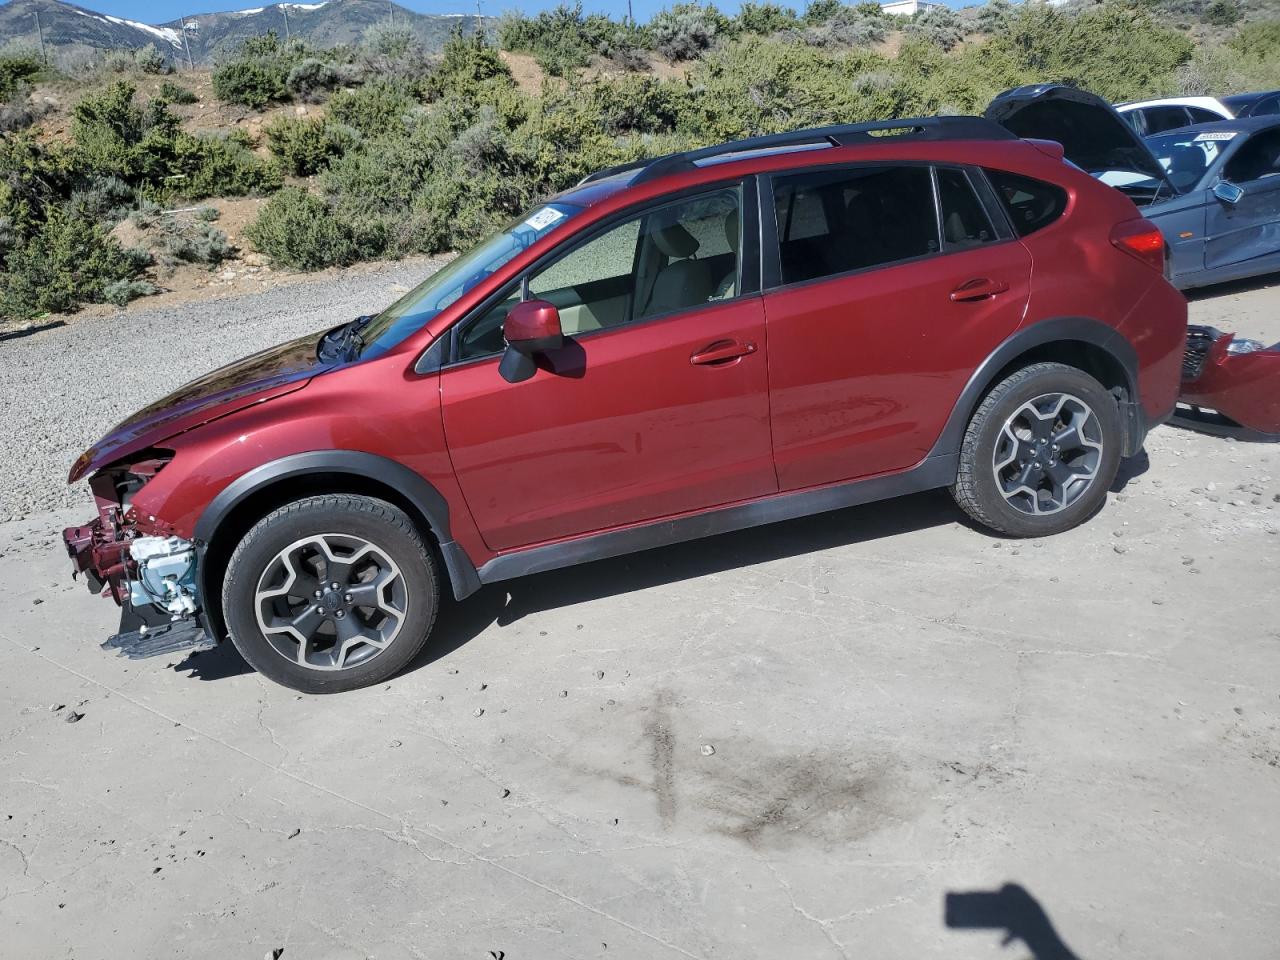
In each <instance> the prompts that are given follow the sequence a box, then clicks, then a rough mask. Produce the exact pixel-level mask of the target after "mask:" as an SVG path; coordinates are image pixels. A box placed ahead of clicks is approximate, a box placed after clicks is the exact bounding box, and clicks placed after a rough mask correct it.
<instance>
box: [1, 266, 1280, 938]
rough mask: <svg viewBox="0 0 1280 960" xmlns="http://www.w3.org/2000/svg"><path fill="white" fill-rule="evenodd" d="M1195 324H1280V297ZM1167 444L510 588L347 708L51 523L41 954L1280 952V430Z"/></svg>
mask: <svg viewBox="0 0 1280 960" xmlns="http://www.w3.org/2000/svg"><path fill="white" fill-rule="evenodd" d="M324 295H325V291H324V290H318V291H316V292H314V298H315V300H316V301H317V302H323V301H324ZM294 296H296V297H297V298H298V301H299V308H298V309H299V310H302V309H304V307H305V305H306V303H307V298H308V297H310V296H313V294H311V293H305V294H304V293H297V292H295V294H294ZM251 306H252V304H251V303H249V302H246V305H245V309H246V311H249V310H250V308H251ZM1192 314H1193V319H1197V320H1201V321H1205V320H1208V321H1212V322H1216V323H1217V324H1218V325H1220V326H1224V327H1228V328H1230V327H1236V328H1238V331H1239V332H1240V333H1242V334H1248V335H1254V336H1260V337H1264V338H1266V339H1268V340H1276V339H1280V287H1277V286H1275V285H1270V286H1268V285H1266V284H1259V285H1242V286H1237V287H1234V288H1229V289H1226V290H1217V291H1213V292H1212V293H1211V294H1210V295H1200V296H1197V297H1196V299H1195V301H1194V302H1193V304H1192ZM248 316H249V319H250V320H252V319H253V315H252V314H251V312H250V313H249V314H248ZM94 322H99V321H94ZM100 322H104V323H105V322H108V321H100ZM174 322H175V323H177V322H179V321H178V320H175V321H174ZM290 322H296V317H295V318H294V320H292V321H290ZM317 325H318V324H317ZM78 329H83V328H81V327H79V326H78V325H76V324H70V325H68V326H67V327H65V328H58V329H50V330H47V331H44V332H42V333H38V334H33V335H32V336H31V337H29V338H26V339H25V340H24V341H23V343H24V344H26V346H24V347H23V349H24V350H27V351H29V354H30V351H38V350H39V349H45V347H42V346H41V344H46V345H47V352H48V356H49V358H50V360H49V362H50V363H51V364H52V363H55V362H56V361H57V358H60V357H61V358H63V362H64V363H65V362H67V361H66V358H67V357H69V356H74V355H76V353H77V351H75V350H71V349H69V347H68V343H69V342H70V341H69V339H68V338H73V337H75V336H79V335H80V334H77V333H75V331H76V330H78ZM121 329H122V330H123V331H124V332H123V333H122V334H121V337H122V339H121V340H119V341H117V342H116V343H114V344H113V345H112V347H111V348H110V349H112V350H118V351H120V355H121V356H125V355H127V353H126V351H128V350H130V349H131V348H132V346H131V344H130V341H129V339H128V333H127V327H122V328H121ZM147 329H151V328H147ZM12 346H13V344H0V359H2V355H3V354H4V353H6V352H8V351H9V349H10V347H12ZM25 362H28V363H30V362H39V361H38V357H36V356H32V355H28V356H27V359H26V361H25ZM68 389H72V388H70V387H69V388H68ZM79 389H81V390H84V389H86V388H84V387H81V388H79ZM147 399H149V396H147V395H146V391H145V390H143V389H142V387H141V386H139V387H138V392H137V395H136V397H131V398H130V402H133V401H134V400H136V401H137V402H142V401H145V400H147ZM86 409H92V405H88V406H87V407H86ZM91 415H92V414H90V416H91ZM89 426H91V427H92V429H93V430H98V429H100V428H101V427H102V426H105V424H90V425H89ZM26 429H28V428H27V427H25V426H24V422H13V423H9V424H8V425H7V426H6V431H5V432H7V433H9V435H10V439H11V440H12V438H13V436H14V435H15V433H16V434H18V435H20V434H21V432H22V431H23V430H26ZM86 429H88V427H86ZM30 442H31V443H33V444H38V443H40V438H38V437H30ZM1148 449H1149V460H1139V461H1137V462H1133V463H1130V464H1129V465H1128V467H1127V469H1126V472H1125V476H1124V478H1123V481H1122V484H1120V485H1118V486H1121V487H1122V489H1120V490H1119V492H1117V493H1116V494H1115V495H1114V496H1113V497H1112V498H1111V501H1110V503H1109V504H1108V506H1107V507H1106V509H1105V510H1104V511H1103V512H1102V513H1101V514H1100V515H1099V516H1098V517H1097V518H1095V519H1094V520H1093V521H1092V522H1090V523H1089V524H1087V525H1086V526H1084V527H1082V528H1080V529H1077V530H1075V531H1073V532H1071V533H1069V534H1066V535H1064V536H1061V537H1057V538H1054V539H1051V540H1047V541H1038V542H1021V543H1017V542H1011V541H1000V540H997V539H993V538H991V537H989V536H987V535H985V534H984V533H982V532H979V531H977V530H975V529H972V528H971V527H969V526H967V525H966V524H964V523H962V522H961V520H960V517H959V514H958V512H957V511H956V509H955V508H954V507H953V506H952V505H951V503H950V501H949V499H948V498H947V496H946V495H945V493H938V494H928V495H921V496H917V497H912V498H909V499H905V500H900V501H896V502H892V503H886V504H880V505H873V506H869V507H863V508H856V509H852V510H846V511H843V512H840V513H835V514H829V515H825V516H820V517H814V518H810V519H806V520H800V521H796V522H792V523H786V524H780V525H776V526H772V527H767V528H763V529H758V530H753V531H747V532H743V533H739V534H732V535H728V536H723V537H718V538H715V539H713V540H707V541H703V542H699V543H692V544H687V545H682V546H678V547H672V548H668V549H663V550H658V551H653V552H650V553H647V554H643V555H638V556H633V557H630V558H623V559H619V560H611V561H606V562H601V563H597V564H592V565H590V566H586V567H580V568H577V569H570V570H565V571H560V572H556V573H550V574H543V575H540V576H537V577H531V578H528V579H525V580H520V581H516V582H513V583H510V584H507V585H505V586H503V587H499V588H486V589H485V590H484V591H482V592H481V593H480V594H479V595H477V596H475V597H473V598H471V599H470V600H468V601H466V602H465V603H463V604H461V605H453V606H450V607H449V608H448V609H447V610H446V611H445V613H444V616H443V620H442V623H441V625H440V627H439V629H438V631H437V634H436V640H435V641H434V642H433V645H432V646H431V648H430V649H429V650H428V651H427V652H426V654H424V656H423V657H422V658H421V659H420V660H419V662H418V663H416V664H415V665H414V667H413V668H412V669H410V670H409V671H407V672H406V673H405V674H403V675H402V676H400V677H398V678H397V679H395V680H394V681H393V682H391V683H389V684H386V685H383V686H380V687H377V688H374V689H369V690H364V691H360V692H357V693H353V694H346V695H341V696H336V697H328V698H321V697H312V696H298V695H296V694H294V693H293V692H292V691H290V690H286V689H283V688H281V687H276V686H273V685H271V684H269V683H267V682H264V681H262V680H260V679H258V677H257V676H256V675H254V674H252V673H249V672H247V670H246V667H245V666H244V664H243V663H242V662H241V661H240V660H239V659H238V657H237V656H236V655H235V653H234V652H233V651H232V650H230V649H219V650H217V651H214V652H211V653H206V654H200V655H197V656H195V657H193V658H190V659H186V660H179V659H178V658H173V659H171V660H168V661H166V660H164V659H159V660H151V661H143V662H140V663H132V662H129V661H127V660H122V659H117V658H115V657H113V656H109V655H107V654H106V653H104V652H103V651H101V650H99V649H98V647H97V642H98V641H99V640H100V639H102V638H103V637H104V636H105V635H107V634H108V633H110V632H113V630H114V627H115V619H114V615H115V608H114V607H113V606H112V605H111V604H109V603H107V602H105V601H103V600H100V599H96V598H94V597H91V596H89V594H88V593H87V592H86V591H85V590H84V588H83V586H81V585H73V584H71V583H70V582H69V580H68V577H67V561H66V558H65V556H64V555H63V553H62V550H61V546H60V544H59V543H58V539H57V535H58V530H59V529H60V528H61V526H63V525H65V524H67V523H71V522H80V521H82V520H84V519H85V518H86V517H87V516H88V515H89V513H90V512H91V510H90V507H89V504H88V499H87V495H86V496H85V498H84V502H83V504H82V505H80V506H78V507H75V508H68V507H67V506H65V505H63V504H61V503H59V502H57V501H52V502H51V503H50V506H51V507H53V509H46V510H44V511H43V512H41V511H40V510H39V509H34V510H32V511H31V512H26V513H25V515H23V516H22V519H17V520H12V521H9V522H7V523H4V524H0V650H3V652H4V654H5V657H6V663H7V664H8V666H7V667H6V668H5V669H4V670H0V703H3V705H4V706H3V708H0V744H2V746H0V779H2V782H3V794H2V797H0V930H2V931H3V933H2V934H0V956H3V957H14V958H44V957H58V958H81V960H87V958H130V960H132V958H140V957H148V958H149V957H165V958H219V960H225V958H239V957H247V958H254V960H256V958H259V957H263V956H268V957H270V956H276V955H278V956H281V957H283V958H284V960H294V958H308V960H310V958H366V957H376V958H379V960H383V958H399V957H414V958H418V957H428V958H478V960H486V958H503V960H523V958H557V960H558V958H580V957H581V958H586V957H591V958H632V957H635V958H657V957H722V958H732V960H749V958H769V960H784V958H786V960H790V958H806V960H808V958H828V957H833V958H834V957H845V958H854V957H858V958H861V957H875V958H912V960H917V958H920V957H947V958H962V960H963V958H973V960H984V958H994V957H1000V956H1014V955H1016V956H1025V955H1026V954H1028V953H1030V954H1032V955H1034V956H1036V957H1038V958H1040V960H1047V958H1050V957H1054V958H1064V957H1068V956H1070V955H1071V954H1072V953H1073V954H1074V955H1076V956H1078V957H1082V958H1101V957H1134V958H1138V957H1145V958H1161V960H1177V958H1188V960H1203V958H1205V957H1233V958H1273V957H1276V956H1278V955H1280V954H1278V953H1277V941H1276V930H1277V925H1278V924H1280V860H1277V857H1276V850H1277V849H1280V816H1277V811H1280V726H1278V723H1280V621H1278V618H1277V611H1278V609H1280V587H1278V586H1277V585H1278V584H1280V533H1278V529H1280V447H1277V446H1255V445H1246V444H1240V443H1229V442H1224V441H1222V440H1217V439H1213V438H1209V437H1204V436H1200V435H1196V434H1191V433H1186V432H1181V431H1178V430H1174V429H1171V428H1162V429H1160V430H1158V431H1156V432H1155V433H1154V434H1153V436H1152V437H1151V440H1150V443H1149V446H1148ZM75 715H82V716H81V719H79V721H78V722H75V723H71V722H68V721H69V720H70V719H71V718H72V717H73V716H75ZM1006 885H1008V886H1006ZM953 894H960V896H955V897H952V896H951V895H953ZM964 894H976V895H973V896H964ZM948 898H950V899H948ZM1005 936H1012V937H1014V938H1016V939H1018V940H1020V941H1021V943H1020V945H1019V946H1020V948H1021V949H1020V952H1019V953H1016V954H1010V953H1009V952H1008V951H1007V950H1003V949H1002V947H1001V942H1002V939H1003V938H1004V937H1005ZM1068 948H1069V950H1070V951H1071V953H1068V952H1064V951H1066V950H1067V949H1068ZM276 951H283V952H282V953H279V954H277V953H276Z"/></svg>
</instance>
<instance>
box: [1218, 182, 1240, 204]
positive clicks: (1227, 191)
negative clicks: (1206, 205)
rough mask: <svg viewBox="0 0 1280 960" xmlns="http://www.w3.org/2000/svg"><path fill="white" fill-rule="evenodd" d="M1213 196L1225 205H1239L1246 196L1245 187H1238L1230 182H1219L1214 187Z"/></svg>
mask: <svg viewBox="0 0 1280 960" xmlns="http://www.w3.org/2000/svg"><path fill="white" fill-rule="evenodd" d="M1213 195H1214V196H1215V197H1217V198H1218V199H1219V200H1221V201H1222V202H1223V203H1232V204H1235V203H1239V202H1240V199H1241V197H1243V196H1244V187H1238V186H1236V185H1235V184H1234V183H1232V182H1231V181H1229V180H1219V181H1218V182H1217V183H1215V184H1214V185H1213Z"/></svg>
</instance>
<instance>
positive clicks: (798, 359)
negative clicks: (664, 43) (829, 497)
mask: <svg viewBox="0 0 1280 960" xmlns="http://www.w3.org/2000/svg"><path fill="white" fill-rule="evenodd" d="M767 182H768V184H769V186H768V190H769V193H768V194H767V195H768V196H770V197H771V200H772V202H771V203H770V204H768V205H767V206H766V207H765V212H764V213H763V214H762V218H763V219H764V220H765V227H766V229H765V231H764V236H765V252H766V258H765V277H766V280H767V281H768V283H769V285H770V287H771V288H770V289H766V292H765V299H764V303H765V313H766V317H767V322H768V330H769V379H770V395H771V401H772V424H773V447H774V459H775V462H776V464H777V470H778V480H779V484H780V487H781V489H783V490H795V489H800V488H804V487H810V486H814V485H819V484H825V483H832V482H837V481H841V480H849V479H853V478H858V477H868V476H873V475H875V474H880V473H887V472H892V471H897V470H902V469H905V468H907V467H910V466H912V465H914V464H916V463H918V462H919V461H920V460H921V459H922V458H923V457H924V455H925V454H926V453H927V452H928V450H929V449H930V448H931V447H932V445H933V443H934V442H935V441H936V440H937V438H938V436H939V435H940V433H941V431H942V426H943V424H944V423H945V421H946V419H947V417H948V415H949V414H950V413H951V409H952V407H953V406H954V404H955V401H956V399H957V398H958V397H959V395H960V391H961V390H962V389H963V387H964V385H965V383H966V382H967V380H968V378H969V376H970V375H971V374H972V372H973V370H974V368H975V367H977V365H978V364H979V363H981V362H982V361H983V360H985V359H986V357H987V355H988V354H989V353H990V352H991V351H992V350H993V349H994V348H995V347H996V346H997V345H998V344H999V343H1000V342H1001V341H1002V340H1004V339H1005V337H1007V336H1008V335H1009V334H1010V333H1012V332H1013V331H1014V330H1015V329H1016V328H1017V326H1018V324H1019V323H1020V322H1021V320H1022V316H1023V311H1024V309H1025V306H1026V302H1027V297H1028V293H1029V281H1030V275H1031V258H1030V255H1029V254H1028V253H1027V251H1026V249H1025V248H1024V247H1023V246H1022V244H1021V243H1019V242H1018V241H1017V240H1016V239H1015V238H1014V236H1013V233H1012V231H1011V230H1010V229H1009V226H1008V225H1007V223H1006V222H1005V221H1004V219H1003V216H1002V215H993V213H995V211H994V210H993V206H994V200H993V198H992V197H991V194H990V188H989V187H988V186H987V185H986V181H985V180H984V179H983V178H982V175H981V174H980V173H978V172H977V171H972V170H966V169H964V168H959V167H940V168H938V169H937V170H936V171H935V170H934V169H932V168H931V167H929V166H927V165H875V166H873V165H852V166H846V167H824V168H819V169H810V170H806V171H803V172H798V173H791V174H780V175H775V176H772V177H771V178H768V180H767ZM984 197H986V198H987V201H986V202H984V199H983V198H984ZM770 213H772V217H770Z"/></svg>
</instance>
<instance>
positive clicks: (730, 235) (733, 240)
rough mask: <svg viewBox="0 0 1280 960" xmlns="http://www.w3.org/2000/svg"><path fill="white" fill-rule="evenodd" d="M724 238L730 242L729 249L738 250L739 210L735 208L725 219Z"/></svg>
mask: <svg viewBox="0 0 1280 960" xmlns="http://www.w3.org/2000/svg"><path fill="white" fill-rule="evenodd" d="M724 238H725V240H727V241H729V249H730V250H737V249H738V208H737V207H734V208H733V209H732V210H730V211H729V212H728V214H726V215H725V218H724Z"/></svg>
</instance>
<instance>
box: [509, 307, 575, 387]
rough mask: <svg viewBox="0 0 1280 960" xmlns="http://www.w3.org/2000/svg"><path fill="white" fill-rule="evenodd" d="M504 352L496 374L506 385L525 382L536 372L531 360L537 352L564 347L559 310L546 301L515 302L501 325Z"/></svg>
mask: <svg viewBox="0 0 1280 960" xmlns="http://www.w3.org/2000/svg"><path fill="white" fill-rule="evenodd" d="M502 336H503V339H505V340H506V341H507V349H506V350H505V351H504V352H503V354H502V361H501V362H500V363H499V364H498V372H499V373H501V374H502V378H503V379H504V380H506V381H507V382H508V383H519V382H521V381H522V380H528V379H529V378H530V377H532V376H533V375H534V374H535V373H536V372H537V369H538V367H537V364H535V363H534V362H533V357H534V355H535V354H538V353H546V352H548V351H550V350H559V349H560V348H561V347H562V346H563V345H564V334H563V333H562V332H561V330H560V311H558V310H557V309H556V308H555V304H552V303H548V302H547V301H545V300H525V301H524V302H523V303H517V304H516V305H515V306H514V307H512V308H511V312H510V313H508V314H507V318H506V320H504V321H503V324H502Z"/></svg>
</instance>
